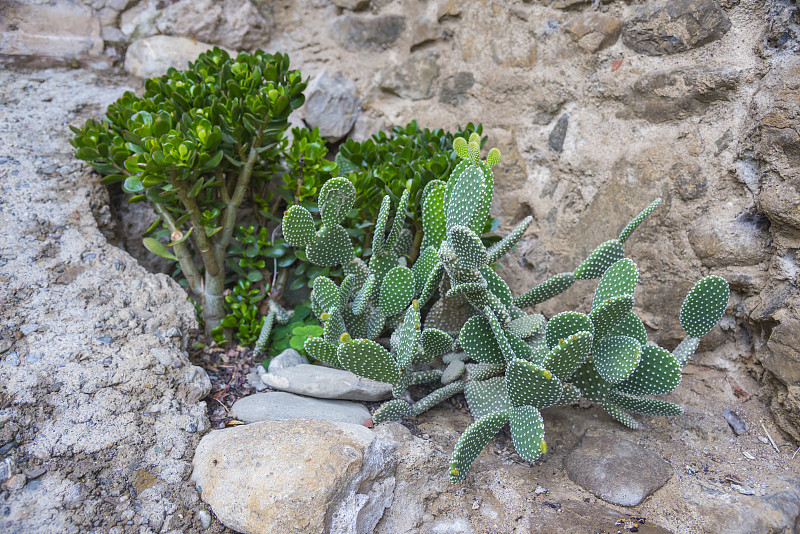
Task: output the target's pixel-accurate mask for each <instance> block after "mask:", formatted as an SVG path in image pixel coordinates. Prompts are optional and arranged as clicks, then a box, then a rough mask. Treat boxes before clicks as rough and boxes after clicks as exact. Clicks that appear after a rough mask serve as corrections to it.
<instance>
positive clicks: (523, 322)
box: [506, 313, 544, 339]
mask: <svg viewBox="0 0 800 534" xmlns="http://www.w3.org/2000/svg"><path fill="white" fill-rule="evenodd" d="M543 328H544V315H542V314H540V313H536V314H533V315H523V316H522V317H520V318H519V319H514V320H513V321H511V322H510V323H508V324H507V325H506V329H507V330H508V331H509V332H511V333H513V334H516V335H518V336H519V337H521V338H523V339H525V338H530V337H533V336H535V335H536V334H538V333H539V332H541V331H542V329H543Z"/></svg>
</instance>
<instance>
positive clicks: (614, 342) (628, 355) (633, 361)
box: [593, 336, 642, 384]
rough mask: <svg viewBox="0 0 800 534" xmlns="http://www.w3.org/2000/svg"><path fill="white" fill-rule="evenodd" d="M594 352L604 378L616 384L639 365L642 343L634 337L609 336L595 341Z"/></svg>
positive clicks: (595, 361)
mask: <svg viewBox="0 0 800 534" xmlns="http://www.w3.org/2000/svg"><path fill="white" fill-rule="evenodd" d="M593 354H594V366H595V367H596V368H597V372H598V373H599V374H600V376H601V377H603V380H605V381H606V382H610V383H611V384H616V383H617V382H621V381H622V380H625V379H626V378H628V377H629V376H630V375H631V373H633V371H634V370H635V369H636V367H638V365H639V362H640V361H641V357H642V345H641V344H640V343H639V342H638V341H637V340H635V339H633V338H632V337H625V336H608V337H605V338H603V339H601V340H599V341H598V342H597V343H595V345H594V347H593Z"/></svg>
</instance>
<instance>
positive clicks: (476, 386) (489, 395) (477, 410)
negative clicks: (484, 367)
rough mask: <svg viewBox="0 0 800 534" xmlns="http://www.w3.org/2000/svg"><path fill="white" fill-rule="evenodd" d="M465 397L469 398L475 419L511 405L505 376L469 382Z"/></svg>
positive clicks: (469, 404)
mask: <svg viewBox="0 0 800 534" xmlns="http://www.w3.org/2000/svg"><path fill="white" fill-rule="evenodd" d="M464 397H465V398H466V399H467V405H468V406H469V411H470V412H471V413H472V417H474V418H475V419H480V418H481V417H483V416H484V415H487V414H490V413H494V412H501V411H504V410H507V409H508V408H510V407H511V405H510V404H509V402H508V391H507V389H506V379H505V377H503V376H496V377H494V378H489V379H488V380H475V381H472V382H467V386H466V387H465V388H464Z"/></svg>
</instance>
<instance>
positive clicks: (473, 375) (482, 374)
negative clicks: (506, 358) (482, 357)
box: [467, 363, 506, 381]
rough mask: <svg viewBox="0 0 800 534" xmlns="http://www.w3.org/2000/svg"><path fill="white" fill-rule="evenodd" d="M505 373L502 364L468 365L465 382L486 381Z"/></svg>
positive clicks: (504, 367) (504, 366)
mask: <svg viewBox="0 0 800 534" xmlns="http://www.w3.org/2000/svg"><path fill="white" fill-rule="evenodd" d="M505 371H506V365H505V364H504V363H468V364H467V380H475V381H477V380H488V379H490V378H494V377H496V376H499V375H501V374H503V373H505Z"/></svg>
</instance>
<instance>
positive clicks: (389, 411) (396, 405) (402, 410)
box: [372, 399, 411, 425]
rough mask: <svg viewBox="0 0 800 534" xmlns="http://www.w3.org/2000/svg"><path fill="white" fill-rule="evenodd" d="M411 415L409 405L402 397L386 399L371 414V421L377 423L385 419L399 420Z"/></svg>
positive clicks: (383, 421)
mask: <svg viewBox="0 0 800 534" xmlns="http://www.w3.org/2000/svg"><path fill="white" fill-rule="evenodd" d="M409 415H411V405H410V404H409V403H407V402H406V401H404V400H402V399H392V400H390V401H386V402H384V403H383V404H381V406H380V407H379V408H378V409H377V410H375V413H374V414H372V421H373V422H374V423H375V424H376V425H377V424H380V423H385V422H386V421H399V420H400V419H402V418H403V417H408V416H409Z"/></svg>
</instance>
